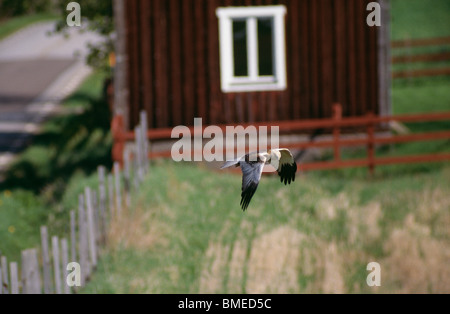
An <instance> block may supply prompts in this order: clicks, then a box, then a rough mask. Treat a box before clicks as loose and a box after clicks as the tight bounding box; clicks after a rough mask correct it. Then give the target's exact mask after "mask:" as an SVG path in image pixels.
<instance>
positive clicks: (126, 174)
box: [123, 147, 131, 209]
mask: <svg viewBox="0 0 450 314" xmlns="http://www.w3.org/2000/svg"><path fill="white" fill-rule="evenodd" d="M123 153H124V156H123V162H124V168H123V179H124V180H123V181H124V183H123V184H124V190H125V206H126V208H128V209H129V208H130V206H131V194H130V193H131V184H130V182H131V177H130V150H129V148H128V147H126V148H125V150H124V151H123Z"/></svg>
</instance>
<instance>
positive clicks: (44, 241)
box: [41, 226, 52, 294]
mask: <svg viewBox="0 0 450 314" xmlns="http://www.w3.org/2000/svg"><path fill="white" fill-rule="evenodd" d="M41 247H42V268H43V269H44V293H45V294H50V293H52V288H51V272H50V252H49V248H48V231H47V227H46V226H42V227H41Z"/></svg>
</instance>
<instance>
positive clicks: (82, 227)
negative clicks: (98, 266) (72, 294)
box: [78, 194, 90, 286]
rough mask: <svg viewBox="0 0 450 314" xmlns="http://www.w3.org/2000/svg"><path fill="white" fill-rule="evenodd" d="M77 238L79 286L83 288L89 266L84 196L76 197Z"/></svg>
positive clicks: (88, 273) (88, 272)
mask: <svg viewBox="0 0 450 314" xmlns="http://www.w3.org/2000/svg"><path fill="white" fill-rule="evenodd" d="M78 236H79V238H80V239H79V246H78V255H79V257H80V266H81V286H84V283H85V281H86V278H88V277H89V275H90V266H89V260H88V238H87V228H86V211H85V208H84V195H83V194H80V195H79V197H78Z"/></svg>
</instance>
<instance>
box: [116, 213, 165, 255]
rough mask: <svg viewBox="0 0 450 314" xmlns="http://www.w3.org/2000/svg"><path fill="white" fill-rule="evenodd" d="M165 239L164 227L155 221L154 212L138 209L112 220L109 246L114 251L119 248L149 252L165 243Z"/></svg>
mask: <svg viewBox="0 0 450 314" xmlns="http://www.w3.org/2000/svg"><path fill="white" fill-rule="evenodd" d="M164 238H165V237H164V226H163V225H162V224H161V222H155V221H154V215H153V211H151V210H144V209H142V208H141V207H137V208H136V209H135V210H133V211H132V212H129V211H128V210H125V211H124V212H123V213H122V215H120V216H118V217H114V218H113V219H112V220H111V223H110V227H109V235H108V246H109V247H110V248H111V249H112V250H114V249H115V248H118V247H121V248H128V249H129V248H131V249H136V250H138V251H140V250H149V249H151V248H153V247H154V246H155V244H157V243H159V244H162V243H164Z"/></svg>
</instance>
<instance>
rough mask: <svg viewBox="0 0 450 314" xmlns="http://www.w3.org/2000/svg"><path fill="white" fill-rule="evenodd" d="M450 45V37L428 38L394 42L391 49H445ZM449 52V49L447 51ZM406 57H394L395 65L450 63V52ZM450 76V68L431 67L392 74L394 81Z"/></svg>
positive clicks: (407, 55)
mask: <svg viewBox="0 0 450 314" xmlns="http://www.w3.org/2000/svg"><path fill="white" fill-rule="evenodd" d="M448 45H450V37H440V38H427V39H413V40H399V41H393V42H392V43H391V47H392V48H393V49H408V50H409V49H412V48H417V47H431V46H438V47H439V46H441V47H445V46H448ZM447 50H448V49H447ZM406 53H407V54H406V55H405V54H404V55H400V56H394V57H392V63H393V64H408V63H419V62H427V63H430V62H431V63H432V62H445V61H450V52H449V51H443V52H433V53H411V52H409V51H407V52H406ZM448 75H450V67H448V66H440V67H435V66H433V67H429V68H424V69H409V70H408V69H407V70H395V71H393V73H392V77H393V78H394V79H398V78H417V77H431V76H448Z"/></svg>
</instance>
